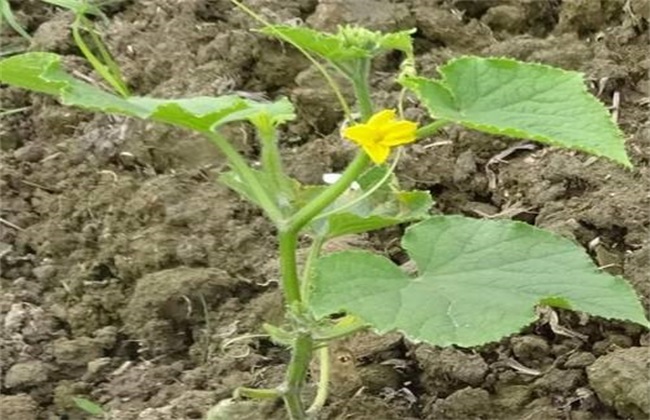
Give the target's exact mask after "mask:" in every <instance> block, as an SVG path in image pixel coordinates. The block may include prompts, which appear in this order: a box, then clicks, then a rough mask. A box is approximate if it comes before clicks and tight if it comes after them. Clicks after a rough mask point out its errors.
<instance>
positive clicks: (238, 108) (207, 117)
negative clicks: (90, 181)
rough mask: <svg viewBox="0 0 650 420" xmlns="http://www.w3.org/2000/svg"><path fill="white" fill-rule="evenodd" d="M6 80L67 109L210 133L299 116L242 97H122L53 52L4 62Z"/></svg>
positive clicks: (282, 103)
mask: <svg viewBox="0 0 650 420" xmlns="http://www.w3.org/2000/svg"><path fill="white" fill-rule="evenodd" d="M0 81H1V82H3V83H7V84H10V85H13V86H17V87H21V88H24V89H28V90H32V91H35V92H41V93H46V94H49V95H53V96H56V97H58V98H59V100H60V101H61V102H62V103H63V104H64V105H70V106H77V107H81V108H85V109H89V110H94V111H100V112H106V113H115V114H123V115H128V116H132V117H137V118H142V119H152V120H156V121H160V122H164V123H168V124H172V125H177V126H180V127H185V128H189V129H191V130H197V131H209V130H213V129H214V128H215V127H217V126H219V125H222V124H225V123H227V122H231V121H244V120H248V121H251V122H253V123H256V122H257V119H258V117H259V116H260V115H265V116H266V117H267V118H268V119H270V120H271V122H272V123H275V124H279V123H282V122H285V121H287V120H290V119H292V118H293V117H294V113H293V107H292V105H291V103H290V102H289V101H288V100H287V99H286V98H281V99H279V100H278V101H276V102H273V103H260V102H255V101H252V100H249V99H245V98H242V97H240V96H236V95H226V96H220V97H205V96H201V97H195V98H187V99H157V98H150V97H137V96H133V97H129V98H122V97H119V96H116V95H113V94H111V93H108V92H106V91H104V90H102V89H100V88H98V87H96V86H93V85H91V84H89V83H86V82H84V81H81V80H79V79H76V78H74V77H72V76H71V75H69V74H68V73H66V72H65V71H64V70H63V69H62V68H61V57H60V56H58V55H56V54H52V53H27V54H21V55H16V56H13V57H10V58H7V59H4V60H2V61H0Z"/></svg>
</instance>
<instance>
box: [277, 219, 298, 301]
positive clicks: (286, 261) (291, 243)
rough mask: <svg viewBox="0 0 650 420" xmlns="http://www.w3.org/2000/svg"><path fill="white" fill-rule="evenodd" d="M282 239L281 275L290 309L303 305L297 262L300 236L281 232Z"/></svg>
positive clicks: (291, 232) (280, 237) (290, 232)
mask: <svg viewBox="0 0 650 420" xmlns="http://www.w3.org/2000/svg"><path fill="white" fill-rule="evenodd" d="M279 239H280V273H281V275H282V290H283V292H284V296H285V298H286V300H287V304H288V306H289V307H290V308H293V307H294V306H295V305H296V304H300V303H301V298H300V280H299V279H298V268H297V264H296V263H297V261H296V247H297V246H298V234H297V233H296V232H293V231H289V232H281V233H280V235H279Z"/></svg>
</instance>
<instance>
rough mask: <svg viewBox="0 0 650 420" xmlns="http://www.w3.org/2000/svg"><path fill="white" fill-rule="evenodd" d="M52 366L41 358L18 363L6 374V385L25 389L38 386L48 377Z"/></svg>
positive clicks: (11, 387) (10, 387)
mask: <svg viewBox="0 0 650 420" xmlns="http://www.w3.org/2000/svg"><path fill="white" fill-rule="evenodd" d="M49 370H50V368H49V367H48V366H47V365H46V364H45V363H43V362H41V361H39V360H33V361H29V362H22V363H16V364H15V365H13V366H12V367H10V368H9V370H8V371H7V373H6V375H5V383H4V386H5V387H7V388H9V389H13V388H15V389H25V388H29V387H34V386H38V385H40V384H42V383H44V382H45V381H47V379H48V373H49Z"/></svg>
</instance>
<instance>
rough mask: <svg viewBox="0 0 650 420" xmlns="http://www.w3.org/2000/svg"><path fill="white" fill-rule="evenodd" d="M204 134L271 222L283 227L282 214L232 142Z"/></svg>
mask: <svg viewBox="0 0 650 420" xmlns="http://www.w3.org/2000/svg"><path fill="white" fill-rule="evenodd" d="M203 134H204V135H205V136H207V137H208V138H209V139H210V141H211V142H212V143H214V144H215V145H216V146H217V147H218V148H219V150H221V152H222V153H223V154H224V155H225V156H226V159H228V164H229V165H230V167H231V168H232V169H233V170H234V171H235V173H236V174H237V175H238V176H239V177H240V178H241V180H242V181H243V182H245V183H246V184H247V185H248V187H249V188H250V189H251V191H252V192H253V195H254V196H255V197H256V198H257V199H258V200H259V202H260V205H261V206H262V208H263V209H264V211H265V212H266V214H267V215H268V216H269V218H270V219H271V221H273V223H275V225H276V226H280V225H282V222H283V216H282V212H281V211H280V209H279V208H278V206H277V204H276V203H275V201H274V200H273V199H272V198H271V196H270V195H269V192H268V191H266V189H265V188H264V187H263V186H262V185H261V184H260V182H259V181H258V179H257V177H256V176H255V174H254V173H253V171H252V170H251V169H250V167H249V166H248V164H246V161H245V160H244V158H243V157H242V155H240V154H239V152H238V151H237V150H235V148H234V147H232V145H231V144H230V142H228V140H226V139H225V138H224V137H223V136H221V134H219V133H216V132H214V131H206V132H203Z"/></svg>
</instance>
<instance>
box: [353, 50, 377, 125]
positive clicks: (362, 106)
mask: <svg viewBox="0 0 650 420" xmlns="http://www.w3.org/2000/svg"><path fill="white" fill-rule="evenodd" d="M369 73H370V60H364V61H363V62H362V64H361V65H360V66H359V69H358V73H357V75H356V77H354V78H353V79H352V86H353V88H354V94H355V96H356V97H357V104H358V105H359V112H360V113H361V119H362V120H363V121H364V122H365V121H367V120H368V118H370V117H371V116H372V113H373V107H372V99H371V97H370V86H369V83H368V78H369Z"/></svg>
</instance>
